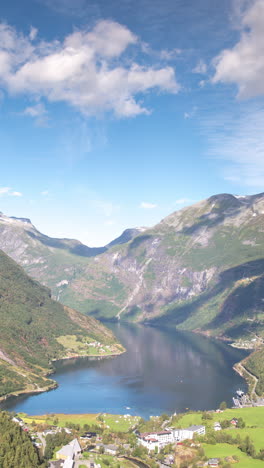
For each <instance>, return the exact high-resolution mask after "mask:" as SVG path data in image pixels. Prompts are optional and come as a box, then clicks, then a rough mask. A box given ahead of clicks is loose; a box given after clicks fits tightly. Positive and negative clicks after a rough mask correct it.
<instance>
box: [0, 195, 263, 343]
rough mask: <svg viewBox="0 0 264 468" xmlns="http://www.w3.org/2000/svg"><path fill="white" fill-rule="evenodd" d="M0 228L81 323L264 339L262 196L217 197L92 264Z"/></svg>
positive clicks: (9, 248)
mask: <svg viewBox="0 0 264 468" xmlns="http://www.w3.org/2000/svg"><path fill="white" fill-rule="evenodd" d="M1 219H3V218H1ZM1 219H0V248H2V249H3V250H4V251H6V252H7V253H9V254H10V255H12V257H13V258H15V259H16V260H17V261H18V262H19V263H20V264H21V265H22V266H23V267H24V268H25V269H26V271H27V272H28V273H30V275H32V276H33V277H35V278H37V279H38V280H39V281H41V282H42V283H44V284H46V285H48V286H49V287H51V289H52V293H53V295H54V296H55V297H57V298H58V297H59V298H60V300H61V301H62V302H63V303H64V304H66V305H68V306H70V307H74V308H76V309H77V310H79V311H81V312H83V313H84V314H90V315H93V316H95V317H96V318H104V319H105V318H106V319H111V320H112V319H117V318H118V319H124V320H133V321H141V322H150V323H152V324H154V325H166V326H177V327H179V328H182V329H187V330H199V331H202V332H204V333H208V334H211V335H218V336H220V335H224V336H226V337H230V338H238V337H242V336H246V337H248V336H254V334H255V333H260V334H263V333H264V332H263V330H264V325H263V305H264V301H263V284H264V276H263V275H264V194H263V193H262V194H257V195H252V196H234V195H230V194H219V195H214V196H212V197H210V198H208V199H206V200H203V201H200V202H199V203H196V204H194V205H192V206H190V207H187V208H184V209H182V210H180V211H176V212H175V213H172V214H171V215H169V216H168V217H166V218H165V219H163V220H162V221H161V222H160V223H158V224H157V225H156V226H154V227H153V228H150V229H144V230H143V231H141V232H139V233H138V232H135V233H134V234H135V235H133V236H132V238H131V239H129V238H128V240H126V238H124V237H123V238H122V236H121V241H122V242H123V240H124V241H125V242H123V243H121V242H120V240H119V242H118V243H117V244H116V245H115V243H110V244H109V245H108V246H107V247H105V248H104V249H105V250H104V251H101V252H98V253H96V252H95V255H94V256H93V257H92V256H80V255H76V253H75V252H73V251H72V250H71V249H70V248H69V243H70V242H73V241H66V240H62V241H59V240H57V241H58V242H62V243H63V247H62V244H60V247H58V246H53V245H52V246H51V245H49V242H50V241H49V242H48V239H49V238H47V236H44V239H45V242H43V237H41V236H43V235H40V234H38V236H37V238H36V236H35V231H34V233H33V234H34V235H32V228H31V227H30V229H29V228H28V227H27V226H28V224H27V223H25V222H24V221H23V222H22V221H16V223H17V224H18V223H20V228H19V229H20V230H19V229H18V227H15V226H14V221H6V218H5V220H4V221H2V220H1ZM8 219H10V218H8ZM22 225H23V226H22ZM29 231H30V232H31V234H29ZM40 237H41V239H42V240H41V239H40ZM74 242H76V241H74ZM252 333H253V335H252Z"/></svg>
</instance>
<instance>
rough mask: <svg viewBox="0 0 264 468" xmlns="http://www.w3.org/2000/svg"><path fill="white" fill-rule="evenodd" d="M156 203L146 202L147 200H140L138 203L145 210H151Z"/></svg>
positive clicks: (155, 206)
mask: <svg viewBox="0 0 264 468" xmlns="http://www.w3.org/2000/svg"><path fill="white" fill-rule="evenodd" d="M157 206H158V205H155V204H154V203H148V202H141V203H140V208H144V209H145V210H153V209H154V208H157Z"/></svg>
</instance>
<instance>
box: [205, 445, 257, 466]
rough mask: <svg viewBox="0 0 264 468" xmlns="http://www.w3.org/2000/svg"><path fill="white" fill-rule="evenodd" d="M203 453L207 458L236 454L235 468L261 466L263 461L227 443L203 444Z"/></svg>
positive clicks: (223, 457)
mask: <svg viewBox="0 0 264 468" xmlns="http://www.w3.org/2000/svg"><path fill="white" fill-rule="evenodd" d="M203 449H204V452H205V455H206V456H207V457H208V458H222V459H225V457H232V456H233V455H236V456H237V457H238V459H239V462H237V463H235V464H234V466H235V467H237V468H263V466H264V462H263V461H261V460H254V459H253V458H250V457H248V456H247V455H246V454H245V453H243V452H241V450H239V449H238V448H237V447H235V446H233V445H229V444H216V445H210V444H203Z"/></svg>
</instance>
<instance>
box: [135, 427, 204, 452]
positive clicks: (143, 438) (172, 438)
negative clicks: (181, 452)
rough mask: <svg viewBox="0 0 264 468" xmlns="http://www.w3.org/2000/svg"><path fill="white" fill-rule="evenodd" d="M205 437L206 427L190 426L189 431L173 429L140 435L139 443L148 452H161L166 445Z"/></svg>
mask: <svg viewBox="0 0 264 468" xmlns="http://www.w3.org/2000/svg"><path fill="white" fill-rule="evenodd" d="M195 434H196V435H199V436H200V435H204V434H205V426H190V427H188V428H187V429H171V430H165V431H160V432H144V433H141V434H139V435H138V443H139V444H140V445H143V447H146V448H147V449H148V450H157V451H159V450H160V449H162V448H163V447H165V445H168V444H173V443H175V442H176V443H177V442H182V441H183V440H187V439H193V437H194V435H195Z"/></svg>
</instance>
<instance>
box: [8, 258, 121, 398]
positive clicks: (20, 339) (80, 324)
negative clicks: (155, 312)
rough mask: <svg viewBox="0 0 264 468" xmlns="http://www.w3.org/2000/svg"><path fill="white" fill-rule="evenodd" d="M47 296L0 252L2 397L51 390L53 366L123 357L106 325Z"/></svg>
mask: <svg viewBox="0 0 264 468" xmlns="http://www.w3.org/2000/svg"><path fill="white" fill-rule="evenodd" d="M50 296H51V294H50V291H49V290H48V289H47V288H46V287H44V286H41V285H40V284H39V283H37V282H36V281H35V280H33V279H31V278H30V277H29V276H28V275H27V274H26V273H25V272H24V270H23V269H22V268H21V267H20V266H18V265H17V264H16V263H15V262H14V261H13V260H12V259H11V258H9V257H8V256H7V255H6V254H5V253H3V252H2V251H0V320H1V335H0V397H4V396H5V395H8V394H10V393H14V392H15V393H21V392H32V391H41V390H43V389H47V388H49V387H52V386H54V384H55V383H54V381H52V380H50V379H48V378H47V377H46V375H47V374H48V373H50V372H52V371H53V366H52V361H53V360H56V359H60V358H65V357H71V356H73V355H74V356H83V355H89V354H95V353H97V354H100V355H104V354H113V353H120V352H121V351H122V346H121V345H119V344H118V343H117V342H116V340H115V337H114V336H113V334H112V333H111V332H110V330H108V329H107V328H106V327H105V326H104V325H102V324H101V323H99V322H98V321H97V320H95V319H94V318H92V317H85V316H84V315H82V314H80V313H79V312H76V311H75V310H73V309H70V308H69V307H66V306H63V305H61V304H60V303H58V302H56V301H54V300H52V299H51V297H50ZM95 341H96V342H100V343H101V346H100V349H101V351H100V349H99V350H98V347H95ZM90 343H92V344H90ZM95 350H98V351H95Z"/></svg>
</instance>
